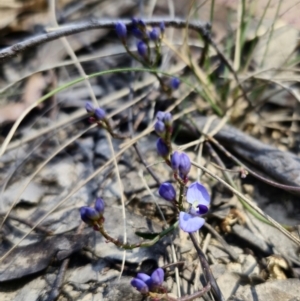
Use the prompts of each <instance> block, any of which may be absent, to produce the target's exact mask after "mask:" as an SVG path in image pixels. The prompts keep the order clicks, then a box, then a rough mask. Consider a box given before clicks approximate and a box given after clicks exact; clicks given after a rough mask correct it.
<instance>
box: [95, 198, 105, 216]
mask: <svg viewBox="0 0 300 301" xmlns="http://www.w3.org/2000/svg"><path fill="white" fill-rule="evenodd" d="M104 207H105V204H104V201H103V199H101V198H97V199H96V202H95V210H96V211H97V212H99V213H100V214H102V213H103V212H104Z"/></svg>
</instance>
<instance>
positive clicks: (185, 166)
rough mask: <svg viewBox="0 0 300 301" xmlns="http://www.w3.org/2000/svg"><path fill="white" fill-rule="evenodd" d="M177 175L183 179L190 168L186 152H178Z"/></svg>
mask: <svg viewBox="0 0 300 301" xmlns="http://www.w3.org/2000/svg"><path fill="white" fill-rule="evenodd" d="M178 170H179V175H180V177H181V178H182V179H183V180H184V179H185V178H186V176H187V175H188V173H189V172H190V170H191V160H190V158H189V156H188V155H187V154H186V153H181V154H180V163H179V167H178Z"/></svg>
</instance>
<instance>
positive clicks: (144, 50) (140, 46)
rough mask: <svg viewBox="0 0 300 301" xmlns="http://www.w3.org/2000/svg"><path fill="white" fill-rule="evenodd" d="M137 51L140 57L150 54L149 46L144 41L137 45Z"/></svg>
mask: <svg viewBox="0 0 300 301" xmlns="http://www.w3.org/2000/svg"><path fill="white" fill-rule="evenodd" d="M137 51H138V53H139V55H140V56H142V57H146V56H147V52H148V48H147V45H146V44H145V43H144V42H143V41H139V42H138V43H137Z"/></svg>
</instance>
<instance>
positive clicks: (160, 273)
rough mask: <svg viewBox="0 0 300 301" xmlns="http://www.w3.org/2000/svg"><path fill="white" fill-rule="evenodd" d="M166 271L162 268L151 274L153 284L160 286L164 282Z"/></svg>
mask: <svg viewBox="0 0 300 301" xmlns="http://www.w3.org/2000/svg"><path fill="white" fill-rule="evenodd" d="M164 277H165V272H164V270H163V269H162V268H158V269H156V270H155V271H154V272H153V273H152V274H151V286H160V285H162V283H163V282H164Z"/></svg>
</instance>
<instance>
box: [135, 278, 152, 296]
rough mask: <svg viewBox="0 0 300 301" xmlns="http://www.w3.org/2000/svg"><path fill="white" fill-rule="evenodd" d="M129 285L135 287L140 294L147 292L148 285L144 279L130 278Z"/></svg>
mask: <svg viewBox="0 0 300 301" xmlns="http://www.w3.org/2000/svg"><path fill="white" fill-rule="evenodd" d="M131 285H132V286H133V287H134V288H136V289H137V290H138V291H139V292H140V293H141V294H147V293H148V292H149V287H148V285H147V284H146V283H145V282H144V281H142V280H140V279H138V278H134V279H132V280H131Z"/></svg>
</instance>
